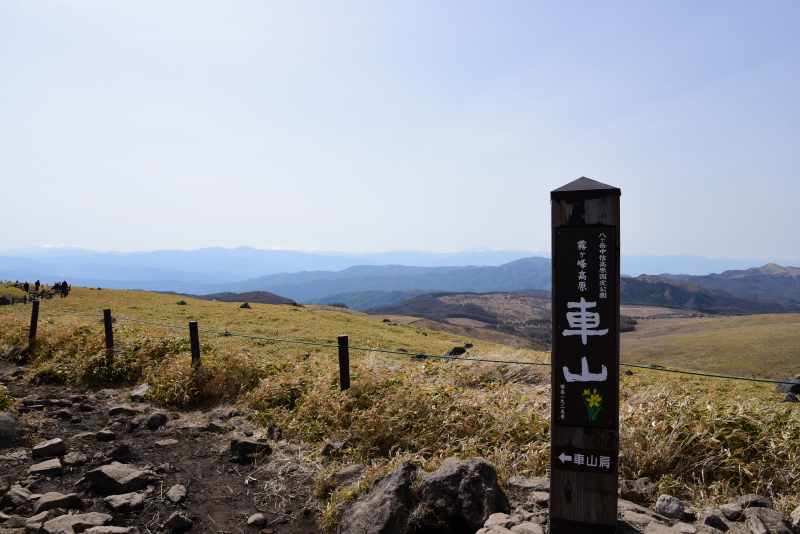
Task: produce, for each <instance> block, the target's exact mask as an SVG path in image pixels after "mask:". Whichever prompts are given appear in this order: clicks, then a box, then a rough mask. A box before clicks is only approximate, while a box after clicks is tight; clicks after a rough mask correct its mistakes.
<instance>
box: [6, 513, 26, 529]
mask: <svg viewBox="0 0 800 534" xmlns="http://www.w3.org/2000/svg"><path fill="white" fill-rule="evenodd" d="M27 522H28V521H27V520H26V519H25V518H24V517H20V516H18V515H12V516H11V517H9V518H8V519H6V522H5V523H3V527H4V528H3V530H2V531H1V532H3V533H5V529H9V530H10V529H14V528H23V527H24V526H25V525H26V524H27Z"/></svg>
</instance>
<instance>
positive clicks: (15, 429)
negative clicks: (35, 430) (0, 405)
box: [0, 412, 22, 447]
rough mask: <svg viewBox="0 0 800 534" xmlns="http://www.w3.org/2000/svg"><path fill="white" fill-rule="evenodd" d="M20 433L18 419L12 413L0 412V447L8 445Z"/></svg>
mask: <svg viewBox="0 0 800 534" xmlns="http://www.w3.org/2000/svg"><path fill="white" fill-rule="evenodd" d="M20 434H22V427H21V426H20V424H19V419H17V416H16V415H14V414H13V413H8V412H2V413H0V447H8V446H9V445H11V444H12V443H14V440H15V439H17V438H18V437H19V436H20Z"/></svg>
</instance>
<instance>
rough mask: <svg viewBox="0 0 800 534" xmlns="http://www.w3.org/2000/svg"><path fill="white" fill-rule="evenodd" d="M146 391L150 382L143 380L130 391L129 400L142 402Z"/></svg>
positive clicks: (147, 391)
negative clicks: (143, 381) (142, 382)
mask: <svg viewBox="0 0 800 534" xmlns="http://www.w3.org/2000/svg"><path fill="white" fill-rule="evenodd" d="M148 393H150V384H148V383H147V382H145V383H144V384H141V385H138V386H136V387H135V388H133V391H131V400H132V401H133V402H144V399H145V397H147V394H148Z"/></svg>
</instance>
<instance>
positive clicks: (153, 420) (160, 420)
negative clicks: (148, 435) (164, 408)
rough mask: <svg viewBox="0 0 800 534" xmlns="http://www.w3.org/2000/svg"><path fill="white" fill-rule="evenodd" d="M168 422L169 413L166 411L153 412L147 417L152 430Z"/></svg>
mask: <svg viewBox="0 0 800 534" xmlns="http://www.w3.org/2000/svg"><path fill="white" fill-rule="evenodd" d="M166 424H167V414H165V413H164V412H153V413H151V414H150V417H148V418H147V428H149V429H150V430H158V429H159V428H161V427H162V426H164V425H166Z"/></svg>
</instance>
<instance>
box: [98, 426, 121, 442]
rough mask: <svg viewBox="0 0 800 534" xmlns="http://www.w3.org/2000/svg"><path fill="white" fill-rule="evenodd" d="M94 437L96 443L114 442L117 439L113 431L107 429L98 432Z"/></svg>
mask: <svg viewBox="0 0 800 534" xmlns="http://www.w3.org/2000/svg"><path fill="white" fill-rule="evenodd" d="M94 437H95V439H97V441H114V440H115V439H117V435H116V434H115V433H114V431H113V430H110V429H108V428H104V429H103V430H100V431H99V432H97V434H95V435H94Z"/></svg>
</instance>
